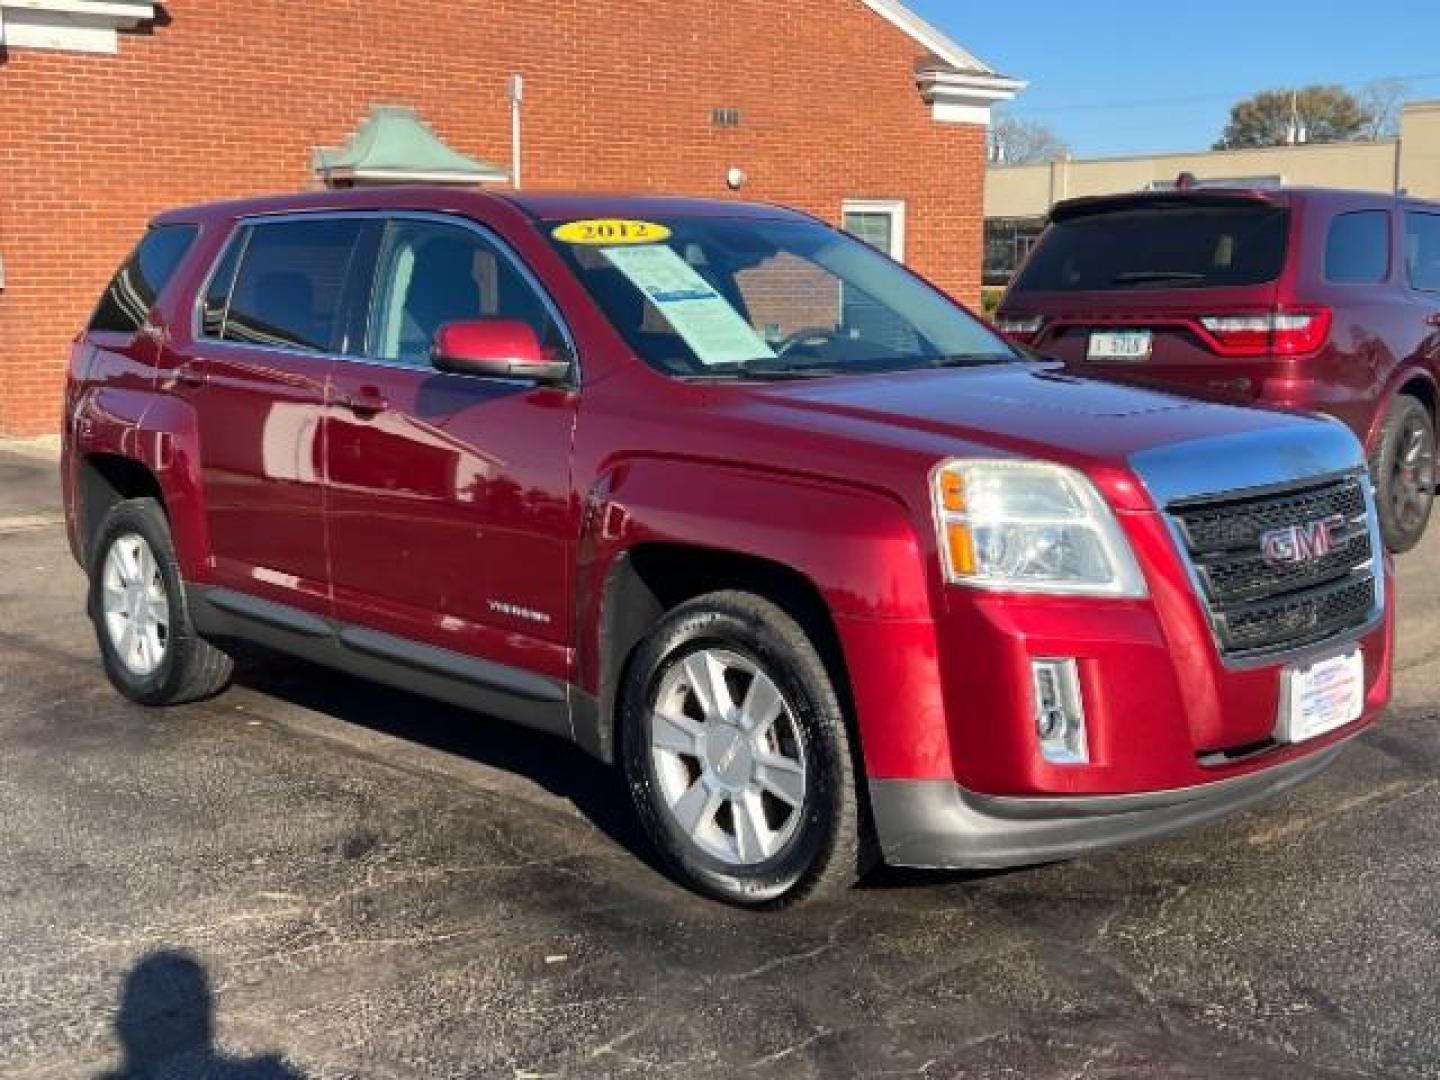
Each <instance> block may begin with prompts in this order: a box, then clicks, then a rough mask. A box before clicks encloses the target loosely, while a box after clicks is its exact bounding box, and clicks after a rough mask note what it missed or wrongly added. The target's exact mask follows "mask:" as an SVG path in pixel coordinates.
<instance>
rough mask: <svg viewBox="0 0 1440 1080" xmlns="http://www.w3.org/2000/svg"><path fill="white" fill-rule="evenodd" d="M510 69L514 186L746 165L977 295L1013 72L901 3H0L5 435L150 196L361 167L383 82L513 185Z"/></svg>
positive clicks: (717, 182) (315, 177)
mask: <svg viewBox="0 0 1440 1080" xmlns="http://www.w3.org/2000/svg"><path fill="white" fill-rule="evenodd" d="M517 74H518V75H521V76H523V79H524V94H523V103H522V104H521V105H520V106H519V113H520V123H519V129H520V155H519V159H518V161H519V166H520V170H521V179H522V180H523V183H524V186H525V187H527V188H572V189H602V190H612V191H672V192H681V193H686V194H700V195H723V194H725V193H726V192H727V191H729V190H731V187H732V184H733V182H734V181H735V180H737V179H739V178H740V176H741V175H742V174H743V183H741V184H740V186H739V194H740V195H741V196H743V197H745V198H752V199H762V200H771V201H776V202H782V203H786V204H789V205H793V206H797V207H800V208H803V209H806V210H809V211H811V212H813V213H816V214H819V215H821V216H823V217H825V218H827V219H829V220H831V221H834V222H837V223H841V222H844V223H846V224H848V225H850V226H851V227H852V228H853V229H855V231H857V232H859V233H861V234H863V235H865V236H866V237H867V238H869V239H871V240H872V241H874V242H876V243H879V244H881V245H883V246H887V247H888V248H890V249H891V250H892V251H893V252H894V253H896V254H897V255H899V256H901V257H903V258H905V259H906V261H908V262H909V263H911V264H912V265H913V266H915V267H916V268H917V269H919V270H920V271H921V272H923V273H925V274H927V275H929V276H930V277H931V278H932V279H934V280H935V281H936V282H938V283H939V284H941V285H942V286H944V287H946V288H948V289H950V290H951V291H952V292H954V293H955V294H956V295H957V296H959V297H961V298H963V299H966V300H972V299H974V298H975V297H976V296H977V294H978V290H979V282H980V261H981V254H980V253H981V218H982V214H981V200H982V187H983V183H984V171H985V136H986V125H987V124H988V121H989V111H990V106H991V105H992V104H993V103H995V102H996V101H1003V100H1006V99H1008V98H1009V97H1011V96H1012V95H1013V94H1014V93H1015V92H1016V91H1017V90H1018V89H1020V87H1021V86H1022V85H1023V84H1021V83H1019V82H1017V81H1015V80H1013V79H1008V78H1006V77H1003V76H1001V75H999V74H997V73H996V72H995V71H993V70H992V69H990V68H989V67H987V66H986V65H984V64H983V63H981V62H980V61H978V60H977V59H976V58H975V57H973V56H971V55H970V54H969V53H967V52H966V51H965V50H964V49H963V48H962V47H960V46H959V45H957V44H956V43H955V42H953V41H951V40H949V39H947V38H946V37H944V36H943V35H942V34H940V33H939V32H938V31H936V30H935V29H934V28H933V27H931V26H929V25H928V24H926V23H925V22H923V21H922V20H920V19H918V18H917V17H916V16H914V15H913V14H912V13H911V12H909V11H908V10H907V9H906V8H904V7H903V6H902V5H901V4H900V3H898V2H896V0H786V2H783V3H781V2H777V0H725V2H723V3H715V4H704V5H684V4H678V3H669V2H665V0H594V2H591V3H576V2H575V0H528V2H519V0H489V2H486V3H479V2H470V3H441V2H436V0H405V2H402V0H367V2H364V3H360V2H356V0H305V2H303V3H301V2H297V0H288V2H287V0H249V2H225V3H221V2H217V0H173V2H169V3H151V2H141V0H0V342H3V348H0V433H7V434H31V433H39V432H46V431H52V430H54V429H55V426H56V420H57V410H58V408H59V400H60V396H59V391H60V384H61V381H62V379H63V365H64V359H65V357H66V355H67V347H66V346H67V343H68V341H69V339H70V338H71V337H72V336H73V335H74V334H75V332H76V331H77V330H78V329H79V328H80V326H81V325H82V324H83V323H84V321H85V319H86V318H87V316H88V314H89V311H90V309H91V307H92V305H93V303H94V301H95V298H96V296H97V295H98V293H99V291H100V289H101V288H102V287H103V284H104V282H105V281H106V279H107V278H108V276H109V275H110V273H111V272H112V271H113V270H114V267H115V265H116V264H117V263H118V262H119V260H120V259H121V257H122V256H123V255H124V253H125V251H126V249H127V248H128V247H130V246H131V245H132V244H133V243H134V241H135V239H136V237H137V235H138V233H139V231H140V230H141V229H142V228H143V226H144V223H145V221H146V220H147V219H148V218H149V217H150V216H151V215H152V214H153V213H154V212H155V211H157V210H158V209H160V208H162V207H166V206H171V205H175V204H178V203H185V202H194V201H202V200H209V199H215V198H222V197H228V196H235V195H241V194H252V193H256V192H262V191H277V190H295V189H303V188H314V187H317V186H320V185H322V184H323V183H325V182H327V180H328V181H329V182H354V181H355V179H356V178H355V177H354V176H353V175H350V174H348V173H347V174H345V175H344V176H337V174H336V171H335V170H334V169H333V168H332V166H333V164H334V163H335V162H337V161H338V162H341V163H342V164H345V163H347V162H348V163H350V164H353V160H352V159H353V157H354V156H355V155H354V153H353V151H355V148H356V144H357V142H358V141H359V140H357V138H356V133H357V131H359V130H360V129H361V128H362V126H363V125H364V124H365V122H366V120H367V117H369V118H370V119H371V120H372V121H373V120H374V119H375V117H376V113H375V111H374V110H375V108H376V106H383V105H400V106H406V107H408V108H410V109H413V110H414V114H415V116H417V117H418V118H420V119H421V120H423V122H424V124H425V125H426V129H427V130H428V131H429V132H433V133H434V135H435V136H436V139H437V140H439V141H440V142H437V144H436V146H435V147H432V148H431V149H433V150H436V152H437V153H438V154H439V155H441V156H442V157H443V156H448V158H450V159H452V160H458V161H461V162H465V161H468V162H470V163H472V164H473V167H472V168H470V173H471V174H472V175H469V176H466V175H464V167H463V166H462V168H461V170H460V172H461V175H460V176H459V177H458V178H459V179H462V180H465V181H467V182H488V183H506V182H509V178H510V175H511V174H512V173H513V172H514V170H515V167H516V159H515V158H514V157H513V156H512V136H513V134H514V132H513V129H512V105H511V101H510V83H511V77H512V76H513V75H517ZM381 115H387V114H385V111H384V110H382V113H381ZM388 115H390V116H391V118H392V119H393V118H394V114H388ZM402 119H403V118H402ZM347 140H350V142H349V144H348V150H347ZM413 141H414V142H423V141H424V136H423V135H417V136H416V138H415V139H414V140H413ZM441 143H443V145H441ZM325 148H330V149H328V150H326V149H325ZM336 148H338V149H336ZM347 154H348V155H349V156H348V157H347ZM396 171H397V172H398V173H399V174H401V175H402V176H403V175H404V173H405V170H404V168H403V167H402V168H400V169H398V170H396ZM416 175H417V176H420V177H421V178H424V171H423V169H422V168H417V170H416ZM438 178H439V179H446V178H452V179H453V178H455V177H438ZM363 179H364V178H363V177H361V178H360V180H361V181H363Z"/></svg>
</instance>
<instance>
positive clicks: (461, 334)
mask: <svg viewBox="0 0 1440 1080" xmlns="http://www.w3.org/2000/svg"><path fill="white" fill-rule="evenodd" d="M430 362H431V363H432V364H433V365H434V366H435V367H436V368H437V369H438V370H440V371H448V372H451V373H452V374H455V375H482V376H486V377H488V378H492V379H496V378H498V379H533V380H534V381H535V382H537V383H546V384H551V383H558V382H563V381H564V380H565V377H566V376H567V375H568V374H569V373H570V363H569V361H566V360H554V359H551V358H549V357H547V356H546V355H545V349H544V347H543V346H541V344H540V339H539V338H538V337H537V336H536V334H535V330H534V328H533V327H532V326H531V325H530V324H529V323H526V322H521V321H520V320H519V319H475V320H473V321H467V322H452V323H446V324H445V325H444V326H442V327H440V329H438V330H436V331H435V342H434V345H433V346H432V347H431V350H430Z"/></svg>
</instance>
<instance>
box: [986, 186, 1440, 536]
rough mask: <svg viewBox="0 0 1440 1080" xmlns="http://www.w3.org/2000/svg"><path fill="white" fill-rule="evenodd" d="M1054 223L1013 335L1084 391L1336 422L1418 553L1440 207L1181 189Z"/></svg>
mask: <svg viewBox="0 0 1440 1080" xmlns="http://www.w3.org/2000/svg"><path fill="white" fill-rule="evenodd" d="M1183 179H1184V178H1182V180H1183ZM1050 220H1051V223H1050V226H1049V228H1048V229H1047V230H1046V231H1045V233H1044V235H1043V236H1042V237H1041V239H1040V242H1039V244H1038V245H1037V246H1036V248H1035V250H1034V251H1033V252H1032V253H1031V255H1030V258H1029V259H1028V260H1026V263H1025V266H1024V267H1023V268H1022V270H1021V271H1020V274H1019V275H1018V276H1017V278H1016V279H1015V282H1014V284H1012V285H1011V287H1010V290H1009V291H1008V292H1007V293H1006V295H1005V298H1004V300H1003V301H1002V302H1001V304H1000V309H999V313H998V319H997V321H998V324H999V326H1000V328H1001V329H1002V330H1003V331H1004V332H1006V333H1007V334H1008V335H1009V336H1010V337H1011V338H1012V339H1014V340H1016V341H1018V342H1020V343H1022V344H1026V345H1029V346H1031V347H1032V348H1034V349H1035V350H1037V351H1038V352H1040V353H1043V354H1044V355H1046V356H1052V357H1054V358H1056V359H1058V360H1063V361H1064V362H1065V363H1066V364H1067V365H1068V367H1069V370H1071V371H1072V372H1074V373H1075V374H1078V375H1083V376H1086V377H1092V378H1105V379H1115V380H1117V381H1124V382H1129V383H1135V384H1139V385H1148V386H1158V387H1162V388H1174V389H1176V390H1178V391H1181V392H1190V393H1199V394H1203V395H1206V396H1208V397H1211V398H1212V399H1218V400H1228V401H1233V402H1237V403H1240V404H1264V405H1273V406H1277V407H1280V408H1285V409H1296V410H1303V411H1313V412H1321V413H1325V414H1327V415H1329V416H1333V417H1335V418H1336V419H1338V420H1341V421H1343V422H1344V423H1345V424H1346V425H1348V426H1349V428H1350V430H1351V431H1353V432H1355V434H1356V436H1357V437H1358V438H1359V439H1360V441H1361V442H1363V443H1364V444H1365V445H1366V447H1367V448H1368V451H1369V455H1368V456H1369V461H1370V471H1371V475H1372V476H1373V478H1374V482H1375V485H1376V488H1377V495H1378V498H1377V509H1378V511H1379V514H1380V531H1381V534H1382V536H1383V537H1384V539H1385V541H1386V544H1387V545H1388V546H1389V548H1390V550H1391V551H1395V552H1402V551H1408V550H1409V549H1410V548H1413V547H1414V546H1415V545H1416V544H1417V543H1418V542H1419V540H1420V537H1421V536H1422V534H1423V533H1424V532H1425V526H1426V523H1427V522H1428V521H1429V518H1430V510H1431V506H1432V505H1433V502H1434V497H1435V479H1436V474H1435V420H1436V408H1437V403H1440V203H1434V202H1423V201H1421V200H1419V199H1411V198H1405V197H1403V196H1401V197H1396V196H1394V195H1381V194H1374V193H1370V192H1364V191H1341V190H1329V189H1323V188H1278V189H1258V190H1246V189H1238V188H1237V189H1225V188H1206V187H1189V188H1182V189H1181V190H1178V191H1164V192H1142V193H1136V194H1129V195H1114V196H1100V197H1092V198H1081V199H1071V200H1069V201H1067V202H1063V203H1059V204H1058V205H1056V207H1055V208H1054V210H1053V211H1051V215H1050Z"/></svg>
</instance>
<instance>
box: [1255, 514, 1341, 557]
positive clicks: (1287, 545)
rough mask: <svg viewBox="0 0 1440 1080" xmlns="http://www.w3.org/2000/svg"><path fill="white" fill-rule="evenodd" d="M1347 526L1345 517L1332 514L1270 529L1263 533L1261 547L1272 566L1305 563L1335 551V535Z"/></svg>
mask: <svg viewBox="0 0 1440 1080" xmlns="http://www.w3.org/2000/svg"><path fill="white" fill-rule="evenodd" d="M1344 527H1345V518H1344V517H1343V516H1341V515H1340V514H1333V515H1331V516H1330V517H1328V518H1320V519H1319V520H1316V521H1306V522H1304V523H1303V524H1300V525H1287V526H1286V527H1285V528H1283V529H1271V530H1270V531H1269V532H1267V533H1263V534H1262V535H1261V537H1260V550H1261V552H1263V553H1264V556H1265V561H1266V562H1267V563H1269V564H1270V565H1271V566H1303V565H1304V564H1305V563H1308V562H1314V561H1315V560H1316V559H1323V558H1324V557H1325V556H1326V555H1329V554H1330V552H1332V551H1334V550H1335V535H1336V533H1338V532H1339V531H1340V530H1341V529H1343V528H1344Z"/></svg>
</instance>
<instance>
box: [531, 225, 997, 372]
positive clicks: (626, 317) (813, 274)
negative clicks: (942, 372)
mask: <svg viewBox="0 0 1440 1080" xmlns="http://www.w3.org/2000/svg"><path fill="white" fill-rule="evenodd" d="M545 228H546V231H547V233H548V234H549V236H550V240H551V243H552V244H554V246H555V248H556V249H557V250H558V251H559V252H560V253H561V255H562V256H563V257H564V258H565V260H566V262H568V263H569V265H570V267H571V268H572V269H573V270H574V271H575V273H576V275H577V276H578V277H579V279H580V281H581V283H582V284H583V285H584V286H585V288H586V289H587V290H588V291H589V293H590V295H591V296H592V297H594V299H595V301H596V303H597V304H599V306H600V308H601V310H602V311H604V313H605V315H606V317H607V318H608V319H609V320H610V322H611V323H612V324H614V326H615V328H616V329H617V330H618V331H619V332H620V334H621V335H622V336H623V337H624V338H625V340H626V341H627V342H628V343H629V344H630V346H631V348H633V349H634V350H635V352H636V353H637V354H638V355H639V356H640V358H641V359H643V360H644V361H645V362H646V363H648V364H650V365H651V366H652V367H655V368H657V369H659V370H660V371H663V372H665V373H667V374H670V375H677V376H682V377H702V378H764V377H773V378H795V377H801V376H806V375H833V374H862V373H868V372H881V371H902V370H908V369H914V368H925V367H946V366H959V365H970V364H984V363H997V362H1009V361H1014V360H1018V359H1021V357H1020V354H1019V353H1018V352H1017V351H1016V350H1015V349H1013V348H1011V347H1010V346H1009V345H1007V344H1006V343H1005V342H1004V341H1003V340H1002V339H1001V338H1000V337H998V336H997V335H996V334H995V333H994V332H993V331H991V330H989V329H988V328H987V327H986V326H984V325H983V324H982V323H980V322H979V321H978V320H977V319H975V318H974V317H972V316H971V315H969V314H968V313H966V312H965V310H964V309H962V308H961V307H959V306H958V305H957V304H955V303H954V302H953V301H951V300H949V299H947V298H946V297H945V296H943V295H942V294H941V293H939V292H937V291H936V290H934V289H932V288H931V287H930V286H928V285H926V284H925V283H924V282H922V281H921V280H920V279H919V278H917V277H915V276H914V275H913V274H911V273H909V272H908V271H907V270H905V269H904V268H903V267H901V266H900V265H898V264H897V263H895V262H892V261H891V260H890V259H889V258H887V257H886V256H884V255H882V254H880V253H879V252H877V251H875V250H874V249H873V248H871V247H869V246H868V245H866V244H863V243H861V242H860V241H858V240H855V239H853V238H852V237H849V236H846V235H845V234H843V233H840V232H837V231H835V230H833V229H830V228H827V227H826V226H824V225H821V224H819V223H818V222H807V221H793V220H792V221H786V220H769V219H756V218H684V217H675V218H666V219H664V220H652V221H645V222H635V221H579V222H569V223H565V224H557V223H551V224H548V225H546V226H545Z"/></svg>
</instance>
